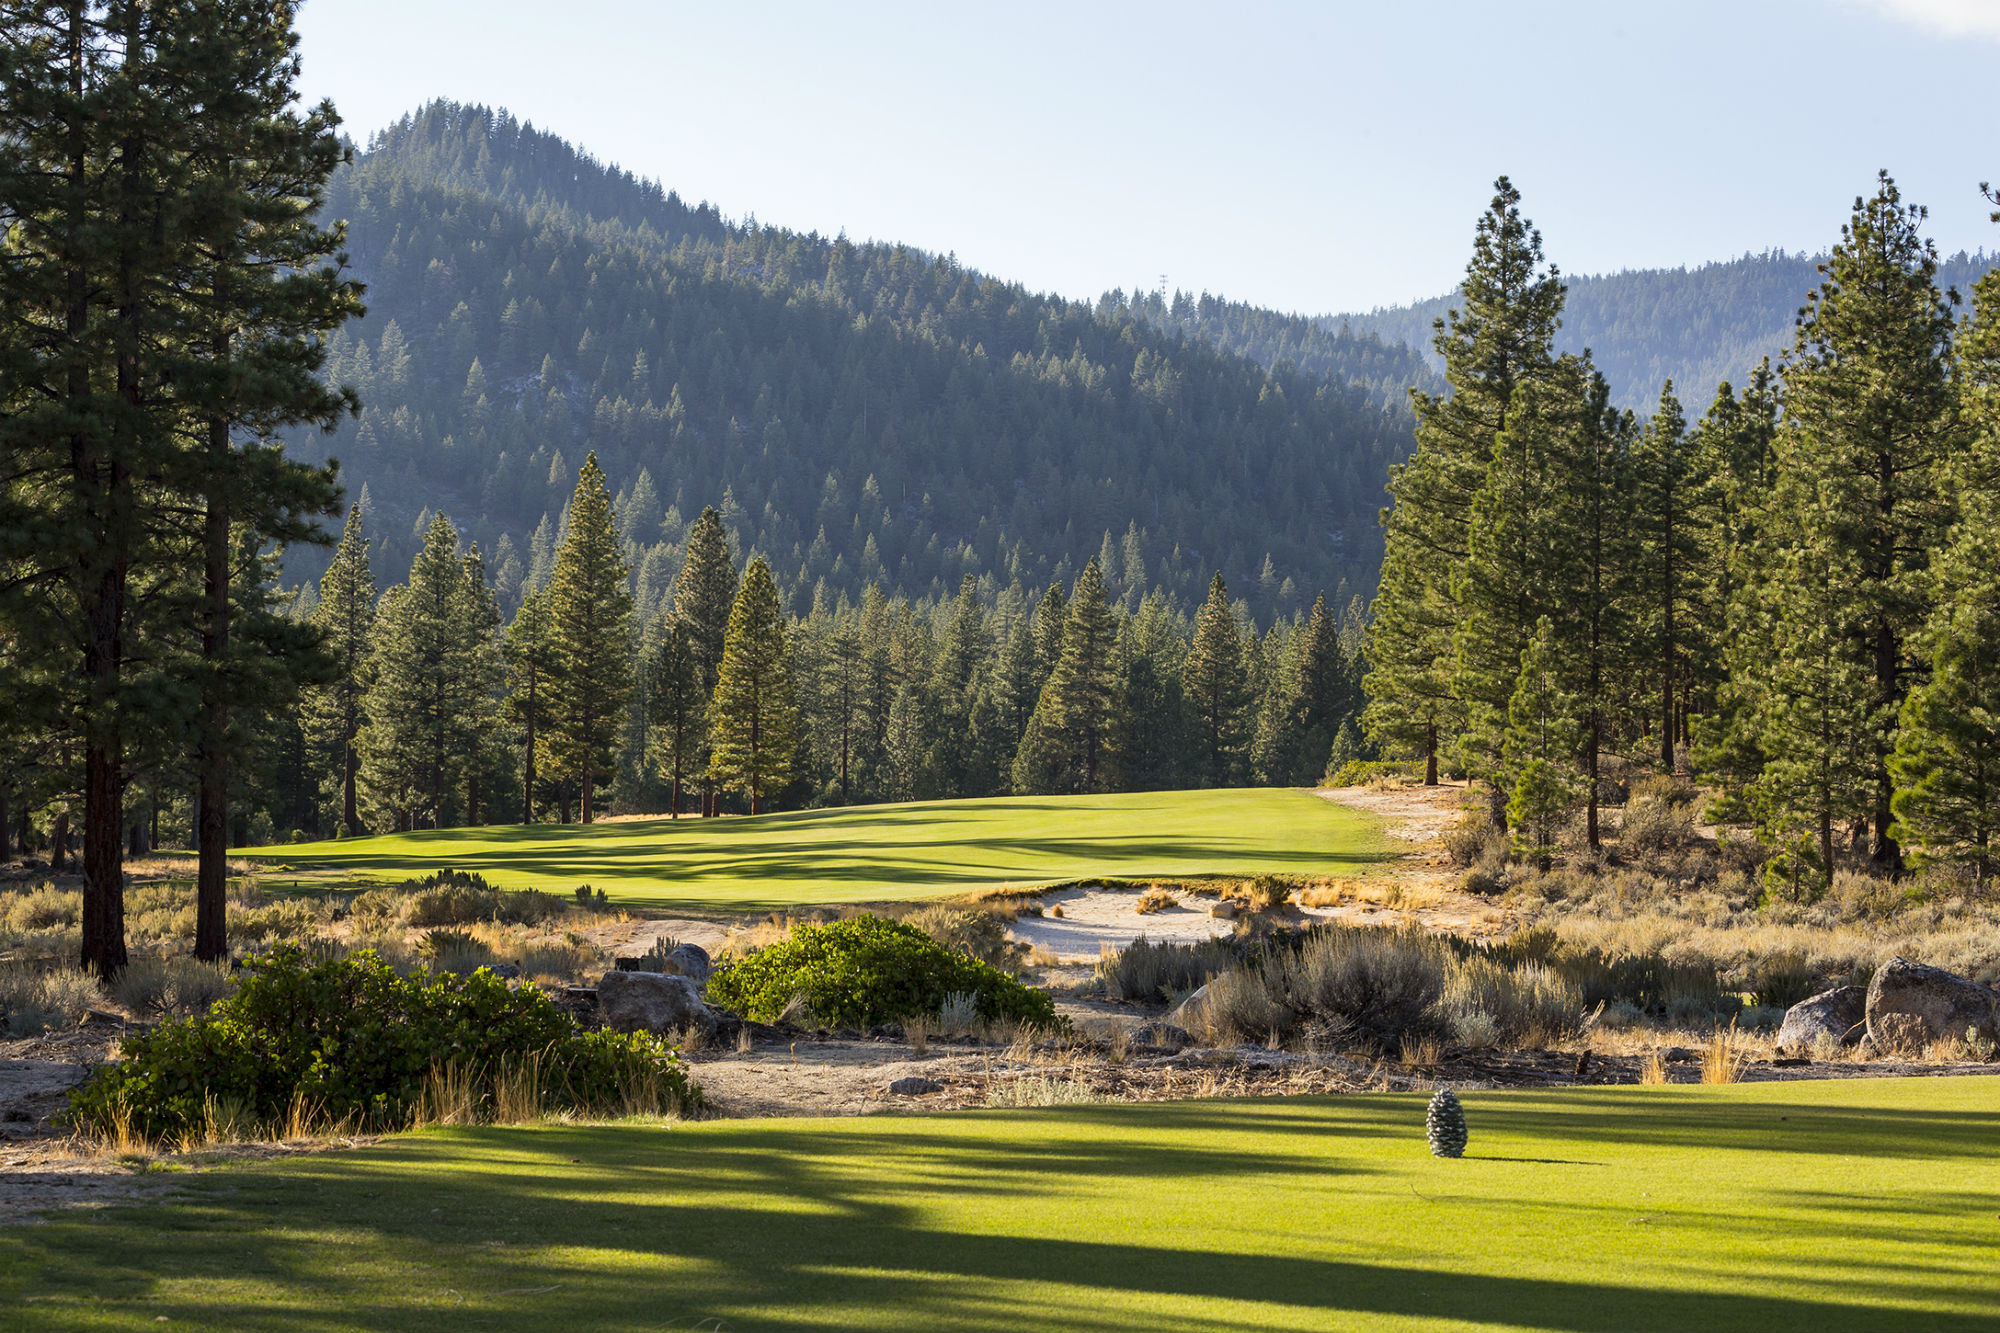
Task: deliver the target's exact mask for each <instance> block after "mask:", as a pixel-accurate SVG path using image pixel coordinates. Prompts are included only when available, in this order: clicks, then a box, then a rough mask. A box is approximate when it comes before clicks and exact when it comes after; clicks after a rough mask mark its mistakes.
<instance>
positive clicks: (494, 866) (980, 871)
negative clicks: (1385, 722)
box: [236, 788, 1390, 911]
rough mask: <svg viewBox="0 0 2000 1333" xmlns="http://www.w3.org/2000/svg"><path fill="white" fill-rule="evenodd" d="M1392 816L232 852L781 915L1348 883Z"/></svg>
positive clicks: (901, 822)
mask: <svg viewBox="0 0 2000 1333" xmlns="http://www.w3.org/2000/svg"><path fill="white" fill-rule="evenodd" d="M1381 829H1382V821H1381V820H1379V819H1378V818H1376V817H1374V816H1372V815H1369V814H1365V813H1363V812H1361V811H1358V810H1353V809H1350V808H1348V807H1346V806H1342V805H1336V804H1334V803H1333V802H1331V801H1327V800H1324V799H1322V798H1320V797H1318V796H1314V795H1313V794H1311V793H1310V792H1305V791H1298V790H1286V789H1272V788H1249V789H1234V790H1224V791H1177V792H1136V793H1126V794H1121V795H1115V796H1014V797H995V798H992V799H988V800H977V801H919V802H913V803H909V804H904V805H876V806H854V807H847V808H843V809H833V810H803V811H797V812H793V813H787V814H775V815H760V816H756V817H738V818H728V819H680V820H667V819H648V820H630V821H619V822H616V823H599V824H591V825H587V826H586V825H562V826H558V825H553V824H517V825H506V826H492V825H488V826H483V827H479V828H461V829H438V830H432V831H426V832H420V833H401V834H392V835H384V836H380V837H371V838H346V839H339V840H336V841H331V842H313V843H293V844H289V845H286V846H282V847H259V848H251V849H249V850H247V851H243V852H240V853H236V855H241V856H245V857H249V858H251V859H253V860H258V861H262V862H264V863H266V864H267V865H270V866H272V867H273V870H272V871H271V872H270V874H269V875H268V876H267V878H266V883H267V884H269V885H271V886H273V887H282V886H283V885H284V883H285V873H284V871H283V870H282V869H278V867H290V868H293V869H295V870H297V871H302V872H303V871H314V870H334V871H338V872H340V873H341V874H342V875H343V876H344V877H346V878H350V879H363V880H377V881H391V882H394V881H400V880H403V879H406V878H410V877H412V876H419V875H425V874H429V873H431V872H432V871H436V870H444V869H447V868H449V869H459V870H473V871H477V872H478V873H480V874H482V875H484V876H485V877H486V878H487V879H488V880H489V881H491V882H492V883H494V884H497V885H499V886H501V887H502V888H510V889H523V888H535V889H542V890H545V891H549V892H554V893H568V892H570V891H571V890H572V889H574V888H575V887H576V886H577V885H579V884H589V885H591V886H592V887H593V888H599V889H603V890H605V891H606V892H607V893H609V894H610V895H611V897H612V900H613V901H614V902H616V903H618V904H620V905H621V906H632V907H647V908H680V909H725V910H727V909H734V910H757V911H763V910H770V909H776V908H785V907H794V906H801V905H809V904H815V903H836V902H867V901H881V900H887V899H904V898H923V897H932V896H937V895H940V894H948V893H962V892H965V891H967V890H970V889H977V888H983V887H987V886H991V885H999V884H1047V883H1061V882H1064V881H1067V880H1074V879H1081V878H1086V877H1108V878H1121V879H1141V878H1148V877H1189V876H1200V875H1257V874H1265V873H1271V874H1281V875H1295V876H1296V875H1347V874H1357V873H1360V872H1363V871H1365V870H1367V869H1368V868H1369V867H1370V866H1373V865H1375V864H1377V863H1379V862H1382V861H1384V860H1386V859H1388V857H1389V855H1390V853H1389V850H1388V847H1387V843H1386V840H1385V839H1384V837H1383V835H1382V831H1381Z"/></svg>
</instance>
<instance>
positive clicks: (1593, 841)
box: [1583, 708, 1604, 852]
mask: <svg viewBox="0 0 2000 1333" xmlns="http://www.w3.org/2000/svg"><path fill="white" fill-rule="evenodd" d="M1603 732H1604V723H1603V721H1602V720H1601V719H1600V718H1599V717H1598V715H1597V710H1596V709H1594V708H1593V709H1591V710H1590V735H1589V739H1588V740H1587V741H1586V742H1585V744H1586V745H1587V746H1588V747H1589V748H1588V749H1587V750H1586V751H1585V752H1584V756H1583V766H1584V780H1585V781H1587V782H1589V783H1590V800H1589V803H1588V804H1587V805H1586V806H1585V807H1584V809H1585V814H1584V833H1585V836H1586V838H1587V840H1588V841H1589V843H1590V850H1591V851H1593V852H1594V851H1596V850H1597V849H1598V848H1600V847H1602V846H1603V845H1604V844H1603V842H1602V840H1601V839H1600V836H1599V834H1598V830H1597V757H1598V750H1599V749H1600V748H1602V746H1603V744H1604V738H1603Z"/></svg>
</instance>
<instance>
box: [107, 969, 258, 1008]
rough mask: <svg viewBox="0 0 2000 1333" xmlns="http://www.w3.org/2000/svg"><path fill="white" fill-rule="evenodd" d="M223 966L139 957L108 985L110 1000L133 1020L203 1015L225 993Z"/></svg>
mask: <svg viewBox="0 0 2000 1333" xmlns="http://www.w3.org/2000/svg"><path fill="white" fill-rule="evenodd" d="M230 983H231V978H230V975H229V966H228V964H226V963H204V962H202V961H201V960H200V959H197V958H187V957H177V958H160V957H141V958H134V959H133V960H132V961H131V962H130V963H128V964H127V965H126V967H125V970H124V971H123V972H120V973H119V974H118V979H117V980H115V981H113V982H112V983H111V987H110V990H111V998H112V999H113V1000H114V1001H116V1002H117V1003H118V1005H119V1006H120V1007H121V1008H123V1009H124V1010H125V1012H126V1013H128V1014H131V1015H132V1016H133V1017H134V1018H150V1017H153V1016H155V1015H161V1014H169V1015H175V1016H179V1015H183V1014H199V1013H205V1012H207V1010H208V1008H209V1006H210V1005H212V1004H214V1003H215V1002H216V1001H217V1000H220V999H221V998H222V997H223V996H225V995H227V994H228V993H229V987H230Z"/></svg>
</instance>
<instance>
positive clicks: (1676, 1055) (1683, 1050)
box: [1660, 1046, 1694, 1065]
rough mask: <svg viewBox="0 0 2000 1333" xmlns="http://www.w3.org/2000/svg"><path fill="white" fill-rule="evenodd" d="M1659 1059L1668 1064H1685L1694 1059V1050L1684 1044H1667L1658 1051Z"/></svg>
mask: <svg viewBox="0 0 2000 1333" xmlns="http://www.w3.org/2000/svg"><path fill="white" fill-rule="evenodd" d="M1660 1059H1661V1060H1663V1061H1664V1062H1666V1063H1667V1064H1670V1065H1676V1064H1686V1063H1687V1062H1688V1061H1689V1060H1692V1059H1694V1052H1693V1051H1691V1050H1689V1049H1688V1048H1687V1047H1685V1046H1669V1047H1667V1049H1666V1050H1664V1051H1661V1052H1660Z"/></svg>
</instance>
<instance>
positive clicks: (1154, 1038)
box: [1132, 1023, 1194, 1051]
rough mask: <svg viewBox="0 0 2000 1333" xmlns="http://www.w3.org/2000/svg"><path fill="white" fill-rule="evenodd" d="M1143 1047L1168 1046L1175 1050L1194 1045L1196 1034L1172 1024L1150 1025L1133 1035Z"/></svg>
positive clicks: (1134, 1039)
mask: <svg viewBox="0 0 2000 1333" xmlns="http://www.w3.org/2000/svg"><path fill="white" fill-rule="evenodd" d="M1132 1040H1133V1041H1135V1042H1137V1043H1138V1044H1139V1045H1141V1046H1166V1047H1170V1048H1172V1049H1173V1050H1177V1051H1178V1050H1180V1049H1182V1048H1183V1047H1187V1046H1192V1045H1194V1034H1193V1033H1191V1032H1189V1031H1188V1030H1187V1029H1186V1028H1182V1027H1175V1026H1174V1025H1173V1024H1172V1023H1148V1024H1146V1025H1145V1026H1144V1027H1142V1028H1140V1029H1138V1030H1137V1031H1136V1032H1134V1033H1133V1034H1132Z"/></svg>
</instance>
